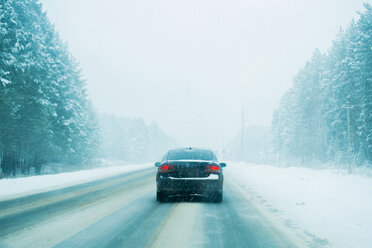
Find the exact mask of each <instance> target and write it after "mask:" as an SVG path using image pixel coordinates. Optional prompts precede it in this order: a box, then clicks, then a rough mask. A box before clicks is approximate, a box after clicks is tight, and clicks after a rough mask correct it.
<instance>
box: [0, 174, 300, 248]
mask: <svg viewBox="0 0 372 248" xmlns="http://www.w3.org/2000/svg"><path fill="white" fill-rule="evenodd" d="M232 182H233V180H232V179H231V178H227V177H225V186H224V201H223V202H222V203H209V202H207V201H205V200H203V199H197V198H189V199H179V198H174V199H172V200H171V201H170V202H167V203H158V202H157V201H156V200H155V190H156V189H155V168H154V169H145V170H140V171H136V172H131V173H127V174H122V175H118V176H115V177H110V178H106V179H101V180H97V181H94V182H89V183H85V184H82V185H77V186H73V187H69V188H65V189H60V190H55V191H51V192H47V193H41V194H37V195H31V196H27V197H23V198H18V199H14V200H9V201H2V202H0V247H1V248H2V247H28V248H29V247H37V248H40V247H66V248H71V247H84V248H87V247H100V248H101V247H110V248H111V247H252V248H255V247H265V248H266V247H285V248H289V247H297V246H298V245H297V246H296V245H295V244H294V241H293V239H292V238H290V237H289V236H288V235H285V234H284V233H283V232H281V231H280V230H279V228H278V227H276V225H275V223H273V222H272V221H271V220H269V219H268V218H267V217H265V216H264V215H263V214H261V212H260V211H258V210H257V209H256V208H255V207H254V205H253V204H250V202H249V196H245V195H244V194H242V192H241V191H240V190H237V188H236V186H234V184H233V183H232Z"/></svg>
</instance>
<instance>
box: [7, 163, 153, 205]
mask: <svg viewBox="0 0 372 248" xmlns="http://www.w3.org/2000/svg"><path fill="white" fill-rule="evenodd" d="M151 167H153V165H152V164H141V165H122V166H110V167H102V168H97V169H91V170H81V171H75V172H68V173H60V174H55V175H42V176H32V177H25V178H14V179H2V180H0V200H6V199H11V198H16V197H20V196H24V195H28V194H34V193H41V192H46V191H50V190H54V189H59V188H64V187H68V186H72V185H76V184H81V183H85V182H89V181H94V180H98V179H102V178H105V177H110V176H115V175H118V174H123V173H127V172H131V171H135V170H141V169H145V168H151Z"/></svg>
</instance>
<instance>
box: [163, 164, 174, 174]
mask: <svg viewBox="0 0 372 248" xmlns="http://www.w3.org/2000/svg"><path fill="white" fill-rule="evenodd" d="M173 171H174V167H173V164H163V165H161V166H160V167H159V173H169V172H173Z"/></svg>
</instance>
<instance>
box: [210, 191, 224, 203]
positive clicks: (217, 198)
mask: <svg viewBox="0 0 372 248" xmlns="http://www.w3.org/2000/svg"><path fill="white" fill-rule="evenodd" d="M222 200H223V194H222V192H218V193H215V194H213V195H212V196H211V201H212V202H216V203H219V202H222Z"/></svg>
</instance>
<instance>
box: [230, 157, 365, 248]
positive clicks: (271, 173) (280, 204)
mask: <svg viewBox="0 0 372 248" xmlns="http://www.w3.org/2000/svg"><path fill="white" fill-rule="evenodd" d="M224 173H225V175H226V176H225V178H226V182H227V181H228V180H229V179H228V178H233V181H234V183H235V184H237V185H239V186H240V187H241V188H242V190H243V191H245V192H246V194H247V197H249V198H251V199H252V200H254V201H256V202H258V203H259V205H261V206H264V207H265V208H266V209H268V210H270V212H271V213H273V215H274V216H276V217H277V218H279V219H280V221H281V222H282V223H283V224H285V225H286V226H287V227H289V228H290V229H292V230H295V231H296V232H297V233H298V234H299V235H300V236H302V237H303V238H305V239H306V240H307V241H308V242H309V243H310V244H311V246H314V247H323V246H325V247H328V246H330V247H360V248H362V247H366V248H367V247H371V244H372V178H371V177H367V176H361V175H346V174H342V173H341V172H336V171H331V170H312V169H308V168H295V167H290V168H278V167H274V166H267V165H266V166H264V165H262V166H259V165H252V164H245V163H231V164H229V165H228V167H227V168H226V169H225V171H224Z"/></svg>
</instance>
